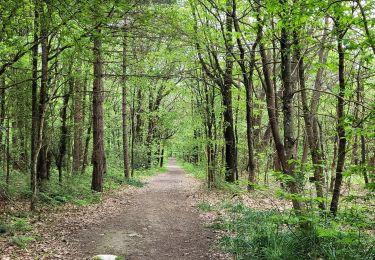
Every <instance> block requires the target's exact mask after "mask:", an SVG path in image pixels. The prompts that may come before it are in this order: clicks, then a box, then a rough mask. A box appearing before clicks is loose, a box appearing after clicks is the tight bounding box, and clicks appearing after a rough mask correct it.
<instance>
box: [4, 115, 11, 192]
mask: <svg viewBox="0 0 375 260" xmlns="http://www.w3.org/2000/svg"><path fill="white" fill-rule="evenodd" d="M6 134H7V135H6V158H7V162H6V179H5V182H6V184H7V185H9V180H10V160H11V159H10V118H8V125H7V129H6Z"/></svg>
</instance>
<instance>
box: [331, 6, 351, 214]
mask: <svg viewBox="0 0 375 260" xmlns="http://www.w3.org/2000/svg"><path fill="white" fill-rule="evenodd" d="M340 7H341V4H339V10H340ZM341 16H342V13H339V14H337V15H336V17H335V18H334V23H335V33H336V39H337V52H338V55H339V56H338V64H339V71H338V74H339V94H338V96H337V107H336V112H337V115H336V116H337V128H336V131H337V137H338V146H337V163H336V178H335V185H334V189H333V193H332V201H331V206H330V211H331V213H332V214H333V215H334V216H335V215H336V213H337V209H338V205H339V198H340V191H341V186H342V179H343V176H342V173H343V171H344V164H345V157H346V136H345V125H344V124H345V110H344V109H345V100H344V99H345V89H346V86H345V84H346V83H345V75H344V73H345V50H344V45H343V39H344V36H345V34H346V32H347V30H348V28H347V27H346V25H345V24H344V23H343V22H342V20H341V19H342V17H341Z"/></svg>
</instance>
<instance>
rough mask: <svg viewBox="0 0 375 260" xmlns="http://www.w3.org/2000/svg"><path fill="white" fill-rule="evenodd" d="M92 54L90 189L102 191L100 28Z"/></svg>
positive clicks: (101, 65)
mask: <svg viewBox="0 0 375 260" xmlns="http://www.w3.org/2000/svg"><path fill="white" fill-rule="evenodd" d="M95 33H96V35H94V39H93V43H94V47H93V54H94V64H93V65H94V83H93V93H92V95H93V98H92V130H93V152H92V164H93V172H92V182H91V189H92V190H94V191H97V192H102V191H103V176H104V172H105V155H104V118H103V102H104V84H103V58H102V41H101V35H100V34H101V30H100V28H96V29H95Z"/></svg>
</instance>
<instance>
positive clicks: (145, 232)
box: [74, 159, 223, 260]
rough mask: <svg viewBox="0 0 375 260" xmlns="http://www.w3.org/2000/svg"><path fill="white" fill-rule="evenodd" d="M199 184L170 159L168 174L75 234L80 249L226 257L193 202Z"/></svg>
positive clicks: (129, 257)
mask: <svg viewBox="0 0 375 260" xmlns="http://www.w3.org/2000/svg"><path fill="white" fill-rule="evenodd" d="M198 186H199V183H197V181H195V180H194V179H192V178H191V177H189V176H187V175H186V174H185V173H184V172H183V171H182V170H181V169H180V168H179V167H178V166H176V162H175V160H174V159H170V160H169V162H168V172H167V173H164V174H159V175H157V176H154V177H151V178H150V179H149V180H148V184H147V185H146V186H145V187H144V188H142V189H139V191H138V192H136V193H135V194H133V195H131V197H128V198H124V199H127V200H130V201H131V202H132V203H131V204H130V205H127V206H124V208H123V209H121V210H120V211H119V212H118V214H116V215H115V216H109V217H108V218H106V219H103V220H102V221H101V222H99V223H98V225H96V226H93V227H91V228H89V229H87V230H83V231H81V232H80V233H78V234H75V235H74V237H75V239H76V241H77V242H78V244H79V247H80V248H79V251H80V252H81V253H82V256H84V257H90V256H91V257H92V256H94V255H97V254H114V255H117V256H122V257H125V258H126V260H136V259H142V260H143V259H145V260H147V259H153V260H157V259H160V260H164V259H175V260H179V259H192V260H193V259H194V260H196V259H223V258H222V257H223V256H222V255H221V254H220V253H215V235H214V233H213V232H212V231H211V230H209V229H208V228H205V227H204V224H203V223H202V221H201V220H200V218H199V213H198V211H197V209H196V208H194V207H192V205H191V201H190V202H189V198H191V197H192V196H194V194H195V193H196V192H197V189H198ZM108 214H109V215H110V214H111V212H108Z"/></svg>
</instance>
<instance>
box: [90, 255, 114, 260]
mask: <svg viewBox="0 0 375 260" xmlns="http://www.w3.org/2000/svg"><path fill="white" fill-rule="evenodd" d="M116 258H117V256H116V255H96V256H94V257H93V258H92V260H116Z"/></svg>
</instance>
